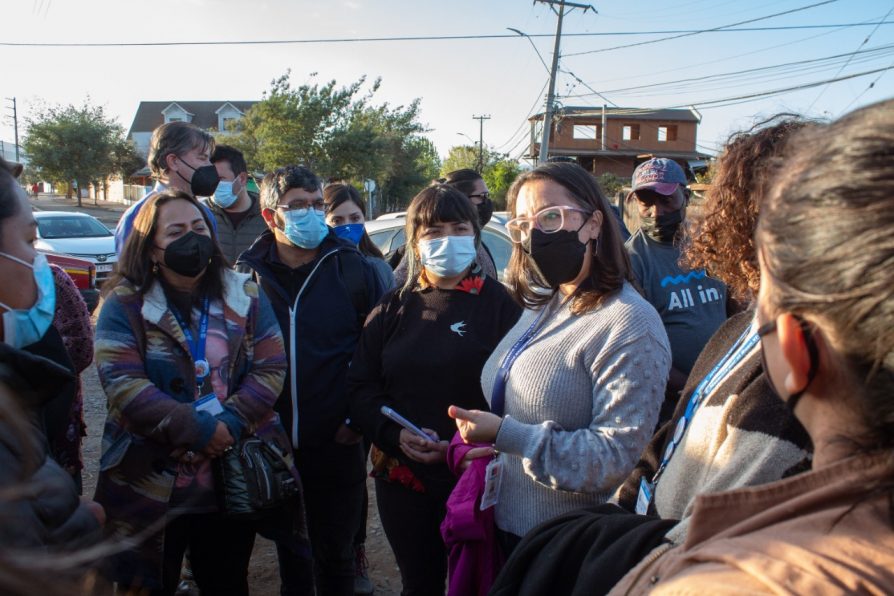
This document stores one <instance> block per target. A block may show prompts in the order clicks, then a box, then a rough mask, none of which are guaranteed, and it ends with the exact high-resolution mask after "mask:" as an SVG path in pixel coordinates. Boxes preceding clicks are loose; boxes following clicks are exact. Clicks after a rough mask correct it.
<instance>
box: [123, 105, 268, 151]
mask: <svg viewBox="0 0 894 596" xmlns="http://www.w3.org/2000/svg"><path fill="white" fill-rule="evenodd" d="M256 103H257V102H256V101H227V100H223V101H141V102H140V105H139V107H138V108H137V113H136V114H135V115H134V118H133V124H131V125H130V132H128V133H127V136H128V138H129V139H132V140H133V142H134V145H136V147H137V150H138V151H139V152H140V153H141V154H142V155H143V157H145V156H146V155H147V154H148V153H149V139H150V138H152V131H153V130H155V129H156V128H158V127H159V126H161V125H162V124H166V123H168V122H175V121H181V122H191V123H192V124H195V125H196V126H198V127H199V128H203V129H205V130H209V131H220V132H225V131H227V130H230V126H231V123H232V122H235V121H238V120H239V119H240V118H242V117H243V116H244V115H245V112H246V111H247V110H248V109H249V108H250V107H251V106H253V105H254V104H256Z"/></svg>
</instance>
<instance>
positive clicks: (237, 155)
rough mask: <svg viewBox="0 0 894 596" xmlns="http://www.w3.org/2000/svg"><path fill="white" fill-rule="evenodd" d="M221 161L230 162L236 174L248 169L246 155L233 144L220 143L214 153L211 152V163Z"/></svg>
mask: <svg viewBox="0 0 894 596" xmlns="http://www.w3.org/2000/svg"><path fill="white" fill-rule="evenodd" d="M219 161H225V162H228V163H229V164H230V169H231V170H233V175H234V176H238V175H239V174H241V173H242V172H247V171H248V168H247V167H246V165H245V156H244V155H242V152H241V151H239V150H238V149H236V148H235V147H233V146H232V145H218V146H217V147H215V148H214V153H212V154H211V163H217V162H219Z"/></svg>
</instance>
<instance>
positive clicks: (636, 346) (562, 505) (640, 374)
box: [450, 163, 671, 555]
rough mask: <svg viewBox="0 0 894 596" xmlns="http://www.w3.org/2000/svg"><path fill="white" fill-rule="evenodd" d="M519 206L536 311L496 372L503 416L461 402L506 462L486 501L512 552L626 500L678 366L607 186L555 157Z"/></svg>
mask: <svg viewBox="0 0 894 596" xmlns="http://www.w3.org/2000/svg"><path fill="white" fill-rule="evenodd" d="M508 199H509V209H510V211H511V212H512V213H513V215H514V219H513V220H511V221H509V222H508V224H507V228H508V229H509V232H510V235H511V237H512V239H513V241H514V242H515V249H514V251H513V254H512V259H511V261H510V264H509V273H508V279H507V283H508V285H509V288H510V291H511V292H512V293H513V294H514V297H515V298H516V300H518V301H519V302H520V303H521V304H522V305H523V306H524V307H525V309H526V310H525V312H524V313H523V314H522V316H521V319H520V320H519V321H518V323H517V324H516V325H515V327H514V328H513V329H512V330H511V331H509V333H508V334H507V335H506V336H505V337H504V338H503V340H502V342H501V343H500V344H499V345H498V346H497V348H496V350H495V351H494V352H493V354H492V355H491V357H490V359H489V360H488V361H487V363H486V364H485V366H484V370H483V372H482V376H481V384H482V388H483V390H484V395H485V397H487V398H488V401H489V404H490V408H491V412H493V413H491V412H483V411H468V410H464V409H462V408H458V407H455V406H451V408H450V414H451V416H453V417H454V418H456V422H457V426H458V427H459V430H460V433H461V435H462V437H463V439H464V440H465V441H466V442H476V443H493V444H494V448H495V449H496V451H497V452H498V453H499V454H500V455H499V457H498V458H497V460H496V462H497V463H496V464H495V466H493V469H492V471H491V472H492V473H491V474H490V475H491V476H492V478H491V480H490V481H489V482H490V484H492V485H493V488H489V487H485V492H484V494H485V498H486V499H488V500H489V501H494V500H495V501H496V504H495V507H496V510H495V513H496V525H497V536H498V539H499V541H500V543H501V545H502V546H503V549H504V553H505V554H506V555H508V554H509V551H511V550H512V548H514V547H515V545H516V544H517V543H518V541H519V540H520V537H521V536H523V535H524V534H525V533H526V532H528V530H530V529H531V528H533V527H534V526H536V525H537V524H539V523H541V522H543V521H546V520H548V519H550V518H552V517H555V516H557V515H560V514H562V513H565V512H567V511H570V510H572V509H577V508H580V507H586V506H591V505H598V504H601V503H604V502H605V501H607V500H608V499H609V498H610V497H611V496H612V494H613V493H614V492H615V490H616V489H617V487H618V485H619V484H620V483H621V481H622V480H623V479H624V478H625V477H626V475H627V474H628V473H629V472H630V470H631V469H632V468H633V466H634V464H635V463H636V461H637V458H638V457H639V455H640V452H641V451H642V449H643V447H644V446H645V445H646V443H647V441H648V440H649V438H650V436H651V433H652V429H653V428H654V427H655V422H656V420H657V419H658V410H659V408H660V406H661V401H662V400H663V398H664V385H665V383H666V382H667V375H668V371H669V369H670V362H671V356H670V347H669V344H668V340H667V335H666V333H665V331H664V327H663V326H662V324H661V320H660V318H659V317H658V313H657V312H655V309H654V308H652V307H651V306H650V305H649V304H648V303H647V302H646V301H645V300H644V299H643V298H642V297H641V296H640V295H639V294H638V293H637V291H636V290H635V289H634V287H633V286H632V285H631V283H630V280H631V271H630V263H629V261H628V259H627V254H626V252H625V251H624V246H623V243H622V240H621V236H620V232H619V229H618V225H617V222H616V221H615V218H614V217H613V216H612V214H611V212H610V207H609V204H608V201H607V200H606V198H605V196H604V195H603V193H602V191H601V190H600V189H599V186H598V185H597V183H596V180H595V178H593V176H592V175H590V174H589V173H588V172H587V171H586V170H584V169H583V168H581V167H579V166H577V165H575V164H570V163H547V164H544V165H542V166H540V167H538V168H537V169H535V170H532V171H530V172H527V173H526V174H523V175H522V176H520V177H519V178H518V179H517V180H516V182H515V184H514V185H513V187H512V188H511V189H510V191H509V197H508ZM497 477H499V481H496V479H497Z"/></svg>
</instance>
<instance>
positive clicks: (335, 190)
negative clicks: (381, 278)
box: [323, 184, 385, 259]
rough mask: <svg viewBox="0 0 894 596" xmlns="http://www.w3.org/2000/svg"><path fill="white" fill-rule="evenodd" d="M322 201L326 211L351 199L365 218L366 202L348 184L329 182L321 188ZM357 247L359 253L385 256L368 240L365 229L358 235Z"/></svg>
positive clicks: (336, 207)
mask: <svg viewBox="0 0 894 596" xmlns="http://www.w3.org/2000/svg"><path fill="white" fill-rule="evenodd" d="M323 201H324V202H325V203H326V212H327V213H328V212H330V211H332V210H333V209H338V208H339V206H341V205H342V204H344V203H346V202H347V201H351V202H352V203H354V204H355V205H357V207H359V208H360V213H362V214H363V219H366V203H365V202H364V201H363V199H362V198H361V197H360V193H359V192H357V189H356V188H354V187H353V186H351V185H350V184H330V185H329V186H327V187H326V188H324V189H323ZM357 248H358V249H360V252H361V253H363V254H364V255H366V256H368V257H376V258H379V259H384V258H385V256H384V255H383V254H382V251H381V250H379V247H378V246H376V243H375V242H373V241H372V240H370V238H369V234H367V233H366V230H363V236H361V237H360V242H359V243H358V244H357Z"/></svg>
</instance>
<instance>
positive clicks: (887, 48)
mask: <svg viewBox="0 0 894 596" xmlns="http://www.w3.org/2000/svg"><path fill="white" fill-rule="evenodd" d="M892 50H894V44H888V45H883V46H876V47H874V48H868V49H865V50H858V51H855V52H849V53H847V54H834V55H832V56H824V57H822V58H811V59H808V60H796V61H794V62H783V63H781V64H772V65H767V66H758V67H755V68H747V69H744V70H736V71H731V72H724V73H716V74H710V75H704V76H700V77H689V78H685V79H674V80H671V81H662V82H660V83H649V84H646V85H635V86H632V87H619V88H617V89H609V90H607V91H605V93H619V94H625V93H627V92H629V91H638V90H641V89H654V88H656V87H658V88H664V90H665V92H667V90H668V86H675V85H677V86H680V87H681V88H683V89H685V88H686V87H689V85H688V84H689V83H706V82H710V83H712V84H715V82H716V80H717V79H727V78H732V77H736V76H738V75H751V74H758V73H764V72H768V71H772V70H779V69H784V68H789V67H793V66H794V67H802V66H806V65H810V64H818V63H822V62H830V61H832V62H834V61H835V60H838V59H841V58H847V63H850V62H851V60H852V59H853V58H854V56H857V55H863V54H877V53H883V54H890V53H891V51H892ZM824 68H828V67H824ZM785 74H786V76H790V75H791V74H793V71H789V72H786V73H785ZM839 74H841V71H840V70H839V71H838V72H837V73H836V74H835V76H838V75H839ZM585 86H587V87H588V88H589V86H588V85H586V84H585ZM591 90H592V89H591ZM671 90H673V89H671ZM593 94H595V95H599V96H600V97H602V94H600V93H596V92H595V91H594V93H581V94H578V95H566V96H565V97H589V96H590V95H593Z"/></svg>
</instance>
